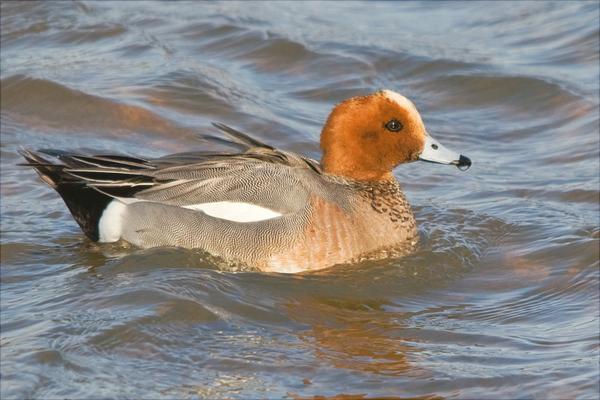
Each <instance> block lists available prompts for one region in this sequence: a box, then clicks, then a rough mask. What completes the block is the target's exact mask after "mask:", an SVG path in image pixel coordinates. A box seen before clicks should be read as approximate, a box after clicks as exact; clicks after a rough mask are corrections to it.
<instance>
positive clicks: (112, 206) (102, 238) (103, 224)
mask: <svg viewBox="0 0 600 400" xmlns="http://www.w3.org/2000/svg"><path fill="white" fill-rule="evenodd" d="M126 208H127V205H126V204H124V203H122V202H121V201H119V200H117V199H115V200H113V201H111V202H110V203H108V206H107V207H106V209H105V210H104V212H103V213H102V217H100V220H99V221H98V236H99V238H98V241H99V242H104V243H110V242H116V241H117V240H119V239H120V238H121V232H122V231H123V214H124V213H125V209H126Z"/></svg>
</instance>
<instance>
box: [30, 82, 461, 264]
mask: <svg viewBox="0 0 600 400" xmlns="http://www.w3.org/2000/svg"><path fill="white" fill-rule="evenodd" d="M214 125H215V126H216V127H217V128H219V129H220V130H221V131H223V132H224V133H225V134H227V136H228V137H229V138H230V143H231V144H234V145H236V146H238V147H239V148H241V150H242V152H239V153H225V154H224V153H213V152H202V151H198V152H190V153H179V154H173V155H169V156H165V157H161V158H157V159H143V158H135V157H129V156H122V155H104V154H101V155H82V154H74V153H68V152H63V151H56V150H41V151H39V152H33V151H30V150H22V151H21V154H22V155H23V157H25V159H26V160H27V164H26V165H30V166H32V167H33V168H35V170H36V171H37V172H38V174H39V175H40V177H41V178H42V180H43V181H44V182H46V183H47V184H48V185H50V186H51V187H52V188H54V189H55V190H56V191H57V192H58V193H59V194H60V196H61V197H62V198H63V200H64V202H65V203H66V205H67V207H68V208H69V210H70V211H71V213H72V214H73V217H74V218H75V220H76V221H77V223H78V224H79V226H80V227H81V229H82V230H83V232H84V233H85V234H86V235H87V236H88V237H89V238H90V239H92V240H94V241H99V242H116V241H119V240H125V241H127V242H129V243H131V244H133V245H136V246H139V247H143V248H149V247H156V246H178V247H184V248H199V249H203V250H204V251H206V252H208V253H210V254H212V255H215V256H217V257H220V258H222V259H224V260H226V261H228V262H232V263H240V264H242V265H247V266H251V267H253V268H258V269H260V270H263V271H271V272H301V271H309V270H317V269H322V268H326V267H329V266H332V265H335V264H342V263H349V262H354V261H357V260H360V259H363V258H365V257H370V256H372V255H375V257H377V254H381V257H383V256H384V255H385V254H387V250H386V249H392V248H401V247H405V246H406V244H407V243H410V244H415V243H416V242H417V240H418V233H417V225H416V222H415V217H414V215H413V213H412V211H411V208H410V206H409V204H408V202H407V200H406V197H404V195H403V193H402V190H401V188H400V185H399V183H398V181H397V180H396V178H395V177H394V175H393V174H392V170H393V169H394V168H395V167H397V166H398V165H400V164H403V163H407V162H411V161H416V160H424V161H429V162H435V163H440V164H451V165H456V166H458V167H459V168H461V169H464V168H468V167H470V166H471V161H470V160H469V159H468V158H467V157H465V156H463V155H459V154H457V153H455V152H453V151H450V150H448V149H446V148H445V147H444V146H442V145H441V144H440V143H438V142H437V141H436V140H435V139H433V138H432V137H431V136H429V134H428V133H427V130H426V129H425V125H424V124H423V121H422V120H421V116H420V115H419V112H418V111H417V109H416V108H415V106H414V105H413V103H412V102H411V101H410V100H408V99H407V98H406V97H404V96H402V95H400V94H398V93H395V92H393V91H390V90H383V91H378V92H376V93H373V94H371V95H368V96H362V97H353V98H350V99H348V100H345V101H343V102H342V103H340V104H338V105H337V106H335V108H334V109H333V111H332V112H331V114H330V115H329V117H328V119H327V122H326V123H325V126H324V127H323V130H322V132H321V149H322V150H323V156H322V158H321V162H320V163H319V162H317V161H315V160H313V159H310V158H308V157H304V156H301V155H298V154H295V153H292V152H288V151H283V150H279V149H275V148H273V147H271V146H269V145H267V144H264V143H261V142H259V141H257V140H255V139H253V138H251V137H249V136H248V135H246V134H244V133H241V132H239V131H237V130H234V129H232V128H229V127H227V126H225V125H222V124H214ZM41 154H45V155H47V156H51V157H52V158H53V159H54V160H58V162H56V161H54V162H53V161H51V159H49V158H47V156H42V155H41Z"/></svg>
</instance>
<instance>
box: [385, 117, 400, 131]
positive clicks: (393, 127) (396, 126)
mask: <svg viewBox="0 0 600 400" xmlns="http://www.w3.org/2000/svg"><path fill="white" fill-rule="evenodd" d="M385 129H387V130H388V131H392V132H398V131H399V130H401V129H402V124H401V123H400V121H398V120H397V119H392V120H390V121H388V122H387V123H386V124H385Z"/></svg>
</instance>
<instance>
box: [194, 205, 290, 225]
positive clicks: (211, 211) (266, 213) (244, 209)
mask: <svg viewBox="0 0 600 400" xmlns="http://www.w3.org/2000/svg"><path fill="white" fill-rule="evenodd" d="M183 208H188V209H190V210H198V211H202V212H204V213H205V214H207V215H210V216H211V217H215V218H220V219H226V220H228V221H234V222H257V221H264V220H267V219H272V218H277V217H281V215H282V214H281V213H278V212H277V211H273V210H271V209H269V208H265V207H261V206H257V205H256V204H251V203H239V202H233V201H216V202H213V203H200V204H190V205H188V206H183Z"/></svg>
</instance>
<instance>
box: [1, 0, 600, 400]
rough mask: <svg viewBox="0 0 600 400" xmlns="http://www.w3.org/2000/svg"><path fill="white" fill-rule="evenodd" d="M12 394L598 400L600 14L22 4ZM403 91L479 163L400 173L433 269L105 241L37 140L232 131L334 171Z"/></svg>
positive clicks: (162, 149)
mask: <svg viewBox="0 0 600 400" xmlns="http://www.w3.org/2000/svg"><path fill="white" fill-rule="evenodd" d="M0 7H1V9H0V11H1V12H0V18H1V21H0V22H1V23H0V29H1V34H0V40H1V50H2V51H1V52H0V58H1V69H0V79H1V81H0V83H1V88H0V95H1V101H0V114H1V115H0V117H1V118H0V132H1V143H0V155H1V158H0V163H1V164H0V166H1V169H0V178H1V180H0V193H1V201H0V212H1V219H0V224H1V238H0V256H1V259H0V263H1V266H0V282H1V286H0V312H1V313H0V315H1V320H0V324H1V329H0V332H1V333H0V346H1V347H0V348H1V352H0V357H1V358H0V374H1V377H2V379H1V382H0V397H1V398H2V399H5V398H6V399H12V398H15V399H17V398H18V399H21V398H97V397H106V398H153V399H154V398H190V399H195V398H210V399H213V398H215V399H217V398H227V399H230V398H231V399H248V398H251V399H253V398H302V399H304V398H306V399H326V398H327V399H372V398H388V399H392V398H394V399H398V398H428V399H429V398H467V399H473V398H502V399H504V398H551V399H552V398H555V399H562V398H582V399H583V398H585V399H588V398H597V395H598V393H599V391H600V387H599V383H600V380H599V379H598V377H599V376H600V370H599V368H600V367H599V365H598V357H599V355H600V354H599V351H600V346H599V343H600V328H599V325H598V324H599V321H600V287H599V285H600V263H599V259H600V246H599V240H600V236H599V232H600V228H599V227H600V210H599V208H600V206H599V205H600V164H599V151H598V149H599V146H600V142H599V140H600V137H599V136H598V132H599V131H600V123H599V121H600V116H599V104H600V100H599V97H598V93H599V91H600V82H599V78H598V77H599V76H600V56H599V52H598V48H599V47H600V45H599V37H600V36H599V32H600V21H599V14H600V13H599V5H598V3H597V2H508V3H506V2H504V3H496V2H465V3H455V2H442V3H435V4H434V3H430V2H412V3H404V2H376V3H362V2H346V3H343V2H339V3H337V2H330V3H327V2H325V3H300V2H280V3H272V2H253V3H247V2H211V3H196V2H190V3H188V2H143V3H140V2H59V1H53V2H17V1H3V2H2V3H1V5H0ZM381 88H390V89H394V90H397V91H400V92H402V93H403V94H405V95H407V96H408V97H409V98H411V99H412V100H413V101H414V102H415V104H416V105H417V107H418V108H419V110H420V111H421V114H422V115H423V118H424V121H425V123H426V125H427V127H428V130H429V131H430V132H431V133H432V135H433V134H435V136H436V138H437V139H439V140H440V141H442V142H443V143H445V144H447V145H448V147H451V148H454V149H456V150H458V151H460V152H461V153H465V154H468V155H469V156H470V157H471V158H472V159H473V161H474V166H473V168H471V169H470V170H469V171H468V172H466V173H460V172H459V171H457V170H455V169H454V168H444V167H441V166H433V165H429V164H424V163H412V164H409V165H405V166H402V167H401V168H398V169H397V171H396V176H397V177H398V179H399V180H400V182H401V183H402V185H403V188H404V190H405V192H406V195H407V197H408V199H409V200H410V203H411V204H412V205H413V208H414V211H415V215H416V218H417V221H418V224H419V229H420V234H421V239H422V240H421V242H420V247H419V248H418V250H417V251H416V252H415V254H413V255H411V256H409V257H405V258H397V257H390V258H388V259H386V260H381V261H377V262H373V261H364V262H363V263H360V264H357V265H353V266H339V267H337V268H332V269H329V270H326V271H321V272H319V273H315V274H302V275H293V276H292V275H278V274H262V273H257V272H254V271H237V270H236V271H232V270H231V269H227V268H226V266H224V265H223V264H222V263H220V262H219V260H216V259H214V258H211V257H210V256H208V255H207V254H204V253H203V252H201V251H187V250H181V249H172V248H168V249H151V250H140V249H136V248H133V247H131V246H127V245H126V244H123V243H120V244H114V245H99V244H94V243H91V242H89V241H88V240H87V239H85V238H84V237H83V235H82V234H81V232H80V231H79V229H78V227H77V225H76V224H75V223H74V222H73V220H72V218H71V217H70V215H69V213H68V211H67V210H66V208H65V207H64V204H62V202H61V200H60V199H59V198H58V197H57V196H56V194H55V193H54V192H53V191H52V190H51V189H49V188H47V187H45V186H44V185H42V184H41V183H40V182H39V181H38V179H37V177H36V176H35V173H33V172H32V171H31V170H30V169H28V168H23V167H18V166H17V164H18V163H20V162H22V159H21V158H20V156H19V155H18V153H17V150H18V149H19V148H20V147H31V148H49V147H50V148H52V147H54V148H60V149H82V148H83V149H95V150H100V151H110V152H114V151H117V152H123V153H127V154H131V155H141V156H160V155H164V154H167V153H172V152H176V151H188V150H194V149H200V148H206V146H208V144H207V142H206V141H203V140H202V139H201V137H202V135H214V134H216V132H215V131H214V130H212V129H211V128H210V126H211V125H210V123H211V122H212V121H221V122H225V123H227V124H229V125H231V126H234V127H237V128H239V129H241V130H243V131H247V132H251V133H253V134H254V135H255V136H256V137H257V138H258V139H261V140H264V141H266V142H268V143H271V144H273V145H275V146H278V147H281V148H284V149H290V150H293V151H297V152H301V153H304V154H307V155H309V156H311V157H313V158H319V157H320V153H319V151H320V150H319V145H318V136H319V132H320V129H321V126H322V124H323V122H324V120H325V118H326V117H327V114H328V112H329V110H330V109H331V107H332V106H333V104H335V103H336V102H339V101H341V100H342V99H344V98H347V97H349V96H353V95H361V94H365V93H368V92H372V91H373V90H376V89H381Z"/></svg>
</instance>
